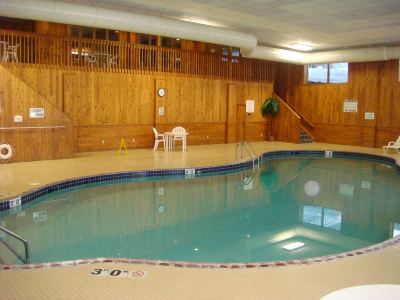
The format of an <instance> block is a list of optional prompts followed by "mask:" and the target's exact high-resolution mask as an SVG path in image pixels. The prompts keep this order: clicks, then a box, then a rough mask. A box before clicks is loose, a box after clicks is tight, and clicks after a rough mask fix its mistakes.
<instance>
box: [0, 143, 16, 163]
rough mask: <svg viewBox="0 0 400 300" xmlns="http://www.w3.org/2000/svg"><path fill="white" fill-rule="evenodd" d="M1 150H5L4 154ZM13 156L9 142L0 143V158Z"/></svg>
mask: <svg viewBox="0 0 400 300" xmlns="http://www.w3.org/2000/svg"><path fill="white" fill-rule="evenodd" d="M3 150H7V153H6V154H3V153H2V152H3ZM12 156H13V149H12V148H11V146H10V145H9V144H1V145H0V159H2V160H8V159H10V158H11V157H12Z"/></svg>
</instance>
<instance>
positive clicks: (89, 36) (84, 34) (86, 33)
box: [82, 27, 93, 39]
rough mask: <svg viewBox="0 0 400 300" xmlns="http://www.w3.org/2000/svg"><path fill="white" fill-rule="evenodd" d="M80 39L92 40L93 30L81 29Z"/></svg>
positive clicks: (90, 28) (89, 28) (88, 28)
mask: <svg viewBox="0 0 400 300" xmlns="http://www.w3.org/2000/svg"><path fill="white" fill-rule="evenodd" d="M82 37H83V38H87V39H92V38H93V28H92V27H82Z"/></svg>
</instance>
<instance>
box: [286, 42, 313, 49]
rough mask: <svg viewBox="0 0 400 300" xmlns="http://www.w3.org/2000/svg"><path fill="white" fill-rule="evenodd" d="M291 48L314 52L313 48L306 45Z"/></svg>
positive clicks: (291, 46)
mask: <svg viewBox="0 0 400 300" xmlns="http://www.w3.org/2000/svg"><path fill="white" fill-rule="evenodd" d="M290 48H293V49H296V50H301V51H310V50H312V47H311V46H309V45H306V44H299V43H295V44H290Z"/></svg>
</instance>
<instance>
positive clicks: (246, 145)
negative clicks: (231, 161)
mask: <svg viewBox="0 0 400 300" xmlns="http://www.w3.org/2000/svg"><path fill="white" fill-rule="evenodd" d="M239 147H240V158H241V159H242V158H243V148H244V150H245V151H246V152H247V154H248V155H249V157H250V158H251V160H252V161H253V169H254V166H255V164H256V163H257V167H260V160H261V156H260V155H257V153H256V152H255V151H254V148H253V146H252V145H251V144H250V143H248V142H246V141H243V142H241V143H237V144H236V159H238V158H239V152H238V149H239Z"/></svg>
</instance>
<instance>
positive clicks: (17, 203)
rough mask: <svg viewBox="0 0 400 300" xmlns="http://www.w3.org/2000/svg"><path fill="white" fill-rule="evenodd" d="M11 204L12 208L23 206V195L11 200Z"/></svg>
mask: <svg viewBox="0 0 400 300" xmlns="http://www.w3.org/2000/svg"><path fill="white" fill-rule="evenodd" d="M9 204H10V208H13V207H16V206H21V197H18V198H15V199H13V200H10V202H9Z"/></svg>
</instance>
